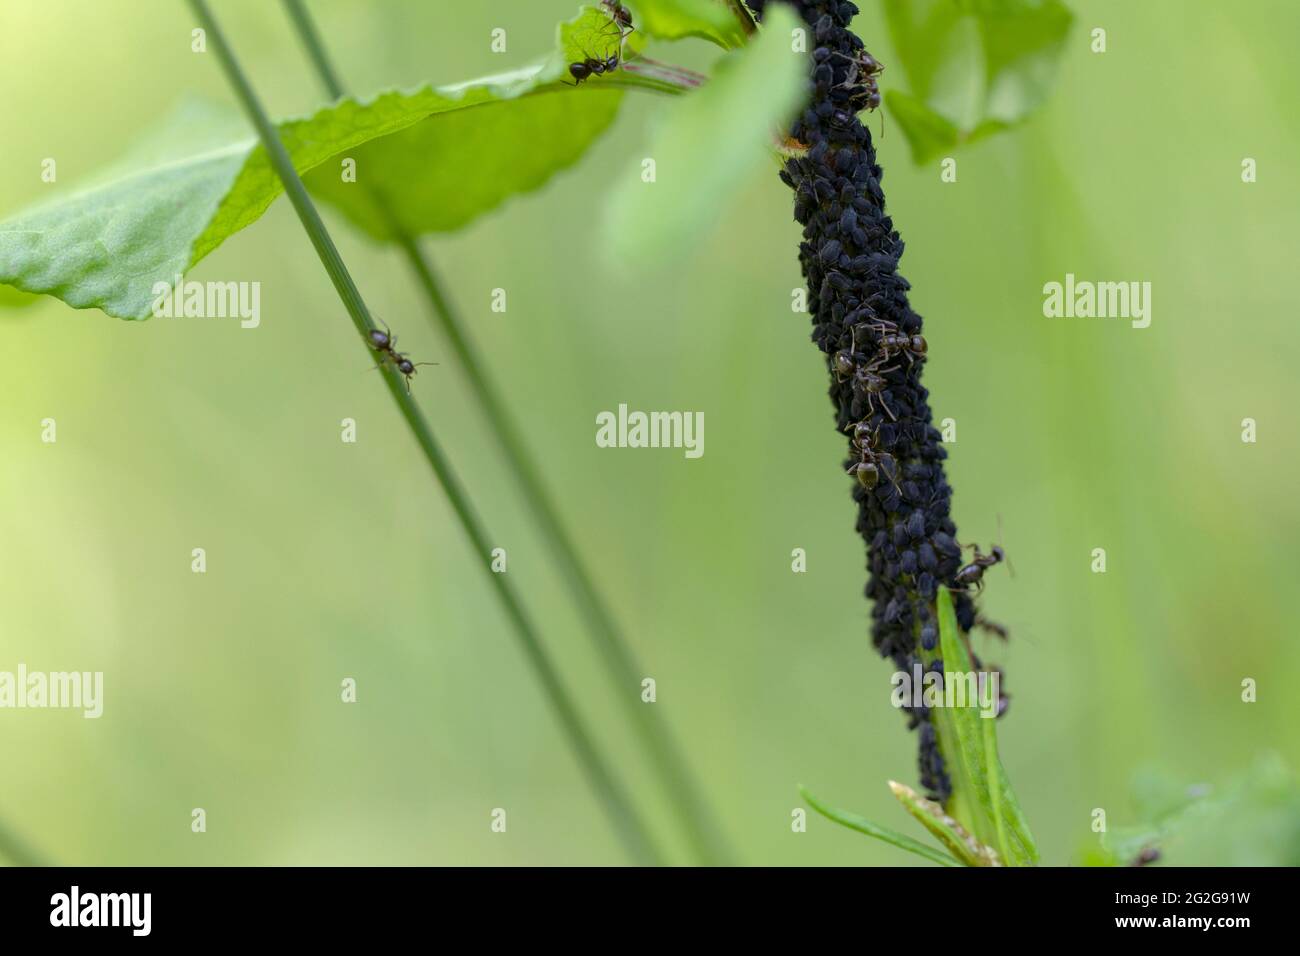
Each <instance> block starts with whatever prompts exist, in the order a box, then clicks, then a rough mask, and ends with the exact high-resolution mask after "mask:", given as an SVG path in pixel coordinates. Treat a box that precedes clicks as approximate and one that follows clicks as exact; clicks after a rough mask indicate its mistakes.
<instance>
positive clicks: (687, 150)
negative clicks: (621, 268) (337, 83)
mask: <svg viewBox="0 0 1300 956" xmlns="http://www.w3.org/2000/svg"><path fill="white" fill-rule="evenodd" d="M796 22H797V21H796V19H795V15H794V14H793V13H792V12H791V11H790V10H789V9H788V8H787V7H786V5H785V4H778V5H777V6H775V7H774V8H772V9H771V10H770V11H769V13H768V17H767V25H766V26H765V27H764V29H763V32H762V33H761V34H760V36H759V38H758V39H757V40H756V41H755V42H754V43H753V45H752V46H750V47H748V48H746V49H744V50H740V51H737V52H736V53H732V54H730V55H729V56H728V57H727V58H725V59H724V60H723V62H722V63H721V64H719V69H718V72H717V75H716V76H715V77H714V78H713V79H712V80H710V81H709V83H708V84H707V85H706V86H704V87H703V88H702V89H700V90H699V91H698V92H696V93H692V94H691V95H690V96H688V97H685V98H684V99H682V100H680V101H679V102H677V103H675V104H674V105H673V107H672V109H671V111H670V115H669V116H668V119H667V121H666V122H665V123H664V125H663V126H662V127H661V128H660V130H659V131H658V135H657V136H656V138H655V145H654V147H653V148H652V149H651V150H650V152H649V153H648V154H647V155H648V157H649V158H650V159H651V160H653V161H654V177H653V181H647V177H646V175H645V170H646V167H645V166H644V165H643V164H642V162H641V161H640V160H638V163H637V165H636V166H635V167H633V168H630V169H628V170H627V171H626V172H624V173H623V174H622V179H621V181H620V184H619V185H618V187H617V188H616V190H615V192H614V194H613V195H612V196H611V199H610V205H609V209H608V211H607V217H606V221H605V227H606V235H607V237H608V242H607V248H608V250H609V252H610V253H611V255H613V256H614V257H615V258H618V259H623V260H625V261H631V260H645V259H646V258H665V259H672V258H676V257H681V256H683V255H685V254H686V253H687V252H688V251H689V250H690V248H691V247H692V243H693V242H696V241H699V240H701V239H703V238H704V236H705V235H706V234H707V229H708V226H709V224H710V223H712V222H713V221H714V220H716V218H717V217H718V214H719V212H720V210H721V209H722V208H723V207H724V205H725V204H726V202H727V201H728V200H729V199H730V198H731V197H732V196H733V195H734V193H735V190H737V189H739V188H740V187H741V186H742V185H744V183H745V181H746V179H747V177H748V174H749V173H750V172H751V171H752V170H754V169H756V168H758V167H761V166H762V165H763V164H764V163H766V162H767V161H768V156H769V154H770V147H771V146H772V144H773V143H774V142H776V140H777V138H778V133H779V130H780V129H781V128H783V126H784V125H785V124H786V122H787V121H788V120H789V118H790V115H791V114H792V113H793V112H794V110H795V109H796V108H797V105H798V103H799V100H800V97H801V96H802V94H803V89H804V84H805V77H806V73H807V69H808V64H807V57H806V56H805V55H803V54H796V53H794V52H792V51H791V49H790V42H789V36H790V30H791V29H793V28H794V26H795V24H796Z"/></svg>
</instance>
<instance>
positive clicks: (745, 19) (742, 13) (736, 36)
mask: <svg viewBox="0 0 1300 956" xmlns="http://www.w3.org/2000/svg"><path fill="white" fill-rule="evenodd" d="M624 2H625V5H626V6H627V8H628V9H629V10H631V11H632V14H633V21H634V22H635V24H636V26H637V29H638V30H642V31H644V32H645V33H646V34H647V35H649V36H652V37H658V38H659V39H661V40H682V39H685V38H686V37H698V38H700V39H703V40H708V41H710V42H711V43H716V44H717V45H718V46H720V47H722V48H723V49H724V50H734V49H736V48H737V47H742V46H744V45H745V43H746V40H747V38H748V36H749V34H750V33H752V32H753V29H754V21H753V18H752V17H751V16H750V14H749V11H748V10H747V9H745V8H744V7H742V6H741V4H740V0H631V2H628V0H624Z"/></svg>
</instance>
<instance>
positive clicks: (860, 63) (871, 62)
mask: <svg viewBox="0 0 1300 956" xmlns="http://www.w3.org/2000/svg"><path fill="white" fill-rule="evenodd" d="M833 55H834V56H838V57H840V58H841V59H844V60H848V61H849V73H848V76H846V77H845V79H844V82H843V83H840V84H838V85H837V86H836V87H835V88H836V89H849V90H854V91H856V92H854V93H853V94H851V95H850V97H849V103H850V104H851V105H853V106H856V107H857V108H858V109H859V110H863V109H865V110H867V111H868V112H870V111H871V110H874V109H876V107H878V106H879V105H880V86H879V85H878V84H877V82H876V77H878V76H879V75H880V74H881V73H883V72H884V70H885V68H884V67H883V66H881V64H880V61H879V60H877V59H876V58H875V57H874V56H872V55H871V54H870V53H868V52H867V51H866V50H863V51H862V52H861V53H859V54H858V55H857V56H849V55H848V54H847V53H841V52H839V51H838V50H837V51H835V52H834V54H833ZM859 78H860V79H861V81H860V82H859Z"/></svg>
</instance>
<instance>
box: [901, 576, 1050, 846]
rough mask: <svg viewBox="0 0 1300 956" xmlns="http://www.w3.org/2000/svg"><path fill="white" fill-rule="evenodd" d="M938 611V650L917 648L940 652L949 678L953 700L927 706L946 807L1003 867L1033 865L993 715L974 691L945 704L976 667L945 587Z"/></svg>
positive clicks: (927, 656) (929, 655) (925, 656)
mask: <svg viewBox="0 0 1300 956" xmlns="http://www.w3.org/2000/svg"><path fill="white" fill-rule="evenodd" d="M937 610H938V617H939V648H938V653H936V652H934V651H922V654H921V657H922V660H923V662H924V663H925V664H927V665H928V664H929V663H930V662H931V661H933V660H934V659H935V658H936V657H939V656H941V657H942V660H943V668H944V680H945V686H946V685H947V683H949V682H950V678H951V683H952V685H953V688H954V700H953V701H949V700H948V699H947V694H945V699H944V702H943V706H938V707H933V708H931V710H930V714H931V718H932V719H933V720H934V723H935V733H936V737H937V739H938V743H939V750H940V752H941V753H942V755H943V758H944V762H945V764H946V765H947V767H948V773H949V776H950V778H951V780H952V788H953V796H952V798H950V800H949V802H948V807H947V809H948V811H949V812H950V813H951V815H952V816H953V817H955V818H956V819H957V820H958V821H959V822H960V823H961V824H962V825H963V826H964V827H965V828H966V829H967V830H968V831H970V832H971V833H973V834H974V835H975V837H976V838H977V839H978V840H979V841H980V842H981V843H984V844H986V845H988V846H993V847H995V848H996V849H997V850H998V854H999V856H1000V857H1001V858H1002V860H1003V862H1004V863H1005V864H1006V865H1008V866H1026V865H1031V864H1034V863H1037V862H1038V848H1037V845H1036V844H1035V843H1034V838H1033V835H1032V834H1031V833H1030V832H1029V825H1028V823H1027V821H1026V820H1025V818H1024V813H1023V812H1022V811H1021V809H1020V803H1019V801H1018V800H1017V799H1016V796H1015V793H1014V792H1013V791H1012V789H1011V783H1010V781H1009V780H1008V779H1007V775H1006V771H1005V770H1004V769H1003V767H1002V761H1001V759H1000V758H999V756H998V751H997V729H996V718H995V717H993V716H988V717H985V716H982V713H981V710H982V709H981V707H980V702H979V700H978V696H979V695H978V694H976V695H975V698H976V699H971V695H969V694H961V695H960V697H961V701H960V702H961V704H963V706H951V705H950V704H955V703H957V696H958V695H957V694H956V689H957V688H958V687H959V686H961V685H962V683H964V681H965V680H966V679H967V675H972V674H975V673H976V671H975V668H974V666H973V664H972V663H971V659H970V655H969V653H968V651H967V648H966V641H965V638H964V635H962V633H961V630H960V628H959V627H958V625H957V616H956V613H955V612H954V610H953V605H952V596H951V594H949V592H948V590H947V589H946V588H941V589H940V590H939V597H938V601H937ZM958 675H961V677H960V679H959V677H958Z"/></svg>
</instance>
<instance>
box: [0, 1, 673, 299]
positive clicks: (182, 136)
mask: <svg viewBox="0 0 1300 956" xmlns="http://www.w3.org/2000/svg"><path fill="white" fill-rule="evenodd" d="M607 24H608V18H607V17H605V16H604V14H602V13H600V12H599V11H597V10H594V9H587V10H584V11H583V12H582V13H581V14H580V15H579V16H578V17H577V18H576V19H575V20H573V21H570V22H569V23H568V24H562V25H561V27H560V30H559V44H558V49H557V52H556V53H555V54H553V55H552V56H551V57H550V58H548V59H547V60H546V61H544V62H543V63H540V64H537V65H534V66H532V67H528V68H525V69H520V70H516V71H514V72H512V73H506V74H502V75H499V76H493V77H487V78H485V79H481V80H475V81H472V82H469V83H462V84H458V85H455V86H445V87H425V88H423V89H418V90H415V91H412V92H386V93H381V94H379V95H377V96H374V97H373V98H371V99H367V100H355V99H352V98H345V99H342V100H340V101H339V102H337V103H335V104H333V105H331V106H328V107H325V108H323V109H321V110H319V111H318V112H317V113H315V114H314V115H313V116H311V117H309V118H306V119H298V120H291V121H288V122H283V123H281V124H279V131H280V136H281V138H282V139H283V140H284V144H285V148H286V149H287V150H288V152H289V155H290V157H291V158H292V160H293V163H294V167H295V169H297V170H298V172H299V173H300V174H305V173H307V172H308V171H309V170H313V169H317V170H318V171H317V173H315V174H314V175H309V176H308V182H309V184H312V185H315V186H316V188H318V189H319V190H321V192H322V196H323V198H327V199H331V200H333V201H334V202H335V203H336V204H337V205H339V206H340V207H341V208H342V209H343V211H344V212H345V213H347V214H348V215H350V216H351V217H352V218H353V220H354V221H355V222H357V223H358V224H359V225H360V226H361V227H362V228H363V229H366V230H367V231H368V232H370V233H371V234H372V235H375V236H379V237H383V236H387V235H388V226H387V224H386V223H385V222H384V221H383V220H382V219H380V218H379V217H378V215H377V213H376V212H375V211H374V209H373V207H372V206H371V205H369V201H368V200H366V199H364V198H363V194H364V192H365V191H364V190H359V189H357V188H356V187H357V185H358V184H357V183H343V182H342V177H341V175H340V173H341V161H342V159H343V158H352V159H355V160H356V161H357V177H358V179H359V180H363V181H365V182H366V183H367V184H368V185H370V186H372V187H377V188H379V189H380V190H381V191H385V190H391V191H392V193H393V194H394V195H399V193H400V198H401V202H400V203H394V205H396V206H398V207H400V208H401V209H402V212H401V213H400V215H401V216H402V218H403V221H404V223H405V225H407V227H408V228H410V229H411V230H412V231H414V232H425V231H429V230H433V229H452V228H456V227H458V226H461V225H464V224H465V223H466V222H468V221H469V220H470V219H472V218H473V217H474V216H476V215H480V214H482V213H484V212H486V211H487V210H489V209H491V208H493V207H494V206H496V205H498V204H499V203H500V202H501V201H503V200H504V199H505V198H506V197H507V196H510V195H513V194H515V193H519V192H526V191H528V190H531V189H536V188H537V187H539V186H540V185H542V184H543V183H544V182H545V181H546V180H547V179H549V178H550V177H551V176H552V175H554V174H555V173H556V172H557V171H558V170H560V169H562V168H564V167H566V166H568V165H570V164H571V163H573V162H575V161H576V160H577V159H578V158H579V157H580V156H581V155H582V153H583V151H584V150H585V149H586V148H587V147H588V146H589V145H590V144H591V143H592V141H593V140H594V139H595V138H596V137H598V136H599V135H600V134H601V133H602V132H603V131H604V130H605V129H606V128H607V127H608V126H609V124H610V123H611V122H612V121H613V119H614V115H615V112H616V111H617V109H618V106H619V103H620V100H621V97H622V94H621V92H620V88H622V87H629V86H645V87H647V88H651V89H659V88H661V87H662V84H660V83H658V81H655V80H653V79H650V78H645V77H639V76H636V75H633V74H632V73H630V72H628V71H626V70H618V71H617V72H616V73H615V74H613V75H610V76H604V77H596V78H594V79H592V80H591V81H589V82H587V83H584V84H583V85H582V86H578V87H575V86H572V85H570V84H569V83H566V82H565V77H567V75H568V72H567V64H568V63H569V62H570V61H571V59H574V58H576V57H577V51H579V50H583V51H584V52H587V53H589V54H591V55H595V54H596V53H598V52H601V50H603V49H604V48H601V49H600V50H598V49H597V48H596V47H595V46H594V45H593V44H594V43H595V42H596V40H597V38H599V37H603V38H604V41H605V42H607V43H608V44H609V50H610V51H611V52H612V51H613V50H614V49H617V46H618V39H617V34H608V33H607V32H605V28H606V26H607ZM417 128H422V129H418V132H417ZM403 131H411V135H410V136H409V137H404V136H402V135H401V134H402V133H403ZM408 151H411V152H408ZM280 192H281V185H280V180H279V178H278V177H277V176H276V175H275V173H274V171H273V170H272V169H271V167H270V164H269V163H268V162H267V157H266V153H265V152H264V151H263V149H262V147H261V146H260V145H259V144H258V142H257V140H256V138H255V137H254V136H252V135H251V133H250V132H249V131H248V128H247V127H246V125H245V124H244V123H243V121H242V120H240V119H238V117H237V115H236V114H234V113H233V111H231V110H228V109H225V108H218V107H213V106H211V105H207V104H201V103H197V102H194V101H190V102H188V103H185V104H183V105H182V106H181V107H180V109H179V110H178V111H177V113H176V114H175V115H174V116H173V117H172V118H171V119H170V121H169V122H167V123H166V124H164V126H163V127H162V128H160V129H159V130H157V131H155V132H154V133H153V134H151V135H149V136H146V137H145V138H144V139H143V140H142V141H141V142H140V143H139V144H138V145H137V147H136V148H135V149H133V150H132V151H131V154H130V155H129V156H128V157H127V158H126V159H124V160H123V162H122V163H120V164H118V166H117V167H116V168H115V169H113V170H111V171H110V172H108V173H106V174H105V175H103V176H101V177H100V178H99V180H98V181H97V184H95V185H91V186H88V187H85V188H83V189H81V190H79V191H77V192H75V193H70V194H68V195H65V196H60V197H58V198H57V199H55V200H53V201H51V202H48V203H45V204H43V205H41V206H39V207H37V208H33V209H31V210H29V211H27V212H24V213H21V214H19V215H17V216H15V217H13V218H11V219H9V220H7V221H5V222H3V223H0V283H7V284H9V285H12V286H16V287H17V288H19V289H22V290H24V291H27V292H34V293H48V294H51V295H55V296H57V297H58V298H60V299H62V300H63V301H65V302H67V303H68V304H69V305H71V306H73V307H75V308H99V309H103V310H104V311H105V312H107V313H108V314H110V315H115V316H118V317H121V318H128V319H142V318H146V317H148V315H149V314H150V311H151V306H152V303H153V301H154V299H155V295H154V293H153V291H152V290H153V287H154V284H155V283H159V282H162V283H171V282H172V281H173V280H174V279H175V277H176V276H177V275H178V274H184V273H185V272H188V271H189V269H190V268H191V267H193V266H194V264H195V263H197V262H198V261H199V260H201V259H202V258H203V257H204V256H206V255H207V254H208V253H210V252H212V251H213V250H214V249H216V248H217V247H218V246H219V245H221V243H222V242H224V241H225V240H226V239H227V238H228V237H230V236H231V235H233V234H234V233H235V232H238V231H239V230H240V229H243V228H244V227H246V226H248V225H250V224H252V223H253V222H255V221H256V220H257V219H258V217H260V216H261V215H262V213H264V212H265V211H266V209H267V208H268V207H269V206H270V205H271V203H272V202H273V201H274V200H275V198H276V197H277V196H278V195H279V194H280Z"/></svg>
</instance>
